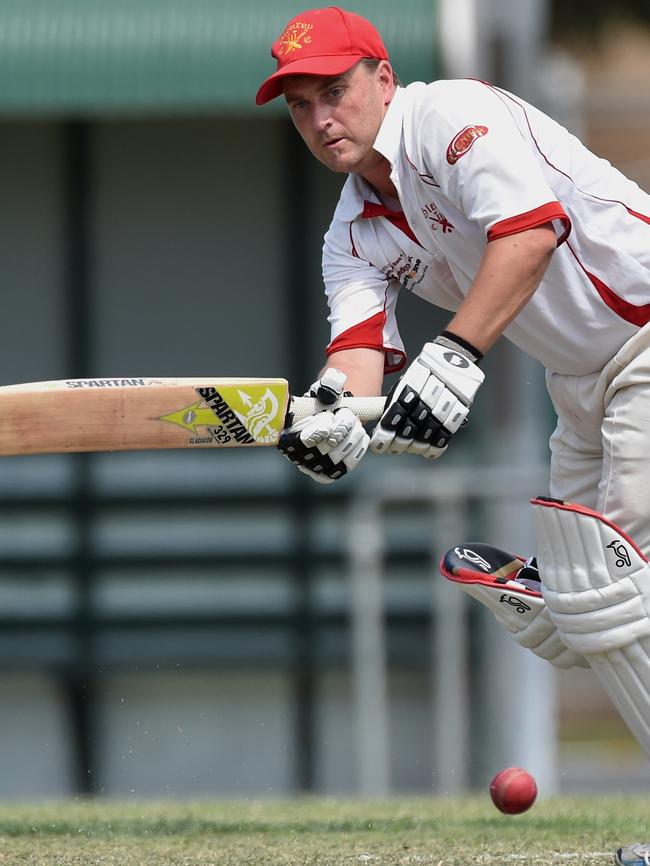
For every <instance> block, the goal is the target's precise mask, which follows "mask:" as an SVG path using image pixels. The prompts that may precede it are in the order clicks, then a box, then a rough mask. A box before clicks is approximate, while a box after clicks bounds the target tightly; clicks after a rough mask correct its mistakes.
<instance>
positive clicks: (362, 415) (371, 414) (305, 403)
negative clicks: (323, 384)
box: [289, 397, 386, 424]
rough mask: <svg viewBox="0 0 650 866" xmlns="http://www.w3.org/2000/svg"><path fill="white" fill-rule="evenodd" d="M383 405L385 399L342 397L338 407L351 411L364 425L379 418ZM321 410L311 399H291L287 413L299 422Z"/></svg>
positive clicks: (319, 405)
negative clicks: (291, 414)
mask: <svg viewBox="0 0 650 866" xmlns="http://www.w3.org/2000/svg"><path fill="white" fill-rule="evenodd" d="M385 403H386V398H385V397H343V399H342V400H341V402H340V404H339V406H344V407H346V408H347V409H352V411H353V412H354V414H355V415H356V416H357V418H359V420H360V421H361V423H362V424H366V423H367V422H369V421H376V420H377V418H380V417H381V415H382V413H383V411H384V405H385ZM321 409H322V403H318V402H317V401H316V400H315V399H314V398H313V397H292V398H291V406H290V408H289V411H290V412H292V413H293V417H294V421H300V420H301V419H302V418H306V417H307V416H308V415H313V414H314V413H315V412H319V411H320V410H321Z"/></svg>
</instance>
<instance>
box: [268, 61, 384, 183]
mask: <svg viewBox="0 0 650 866" xmlns="http://www.w3.org/2000/svg"><path fill="white" fill-rule="evenodd" d="M394 93H395V85H394V84H393V73H392V70H391V67H390V65H389V64H388V63H386V61H382V62H381V63H380V64H379V66H377V67H376V69H370V68H368V67H366V66H365V65H364V64H363V63H357V64H356V66H353V67H352V69H350V70H348V71H347V72H345V73H344V74H343V75H337V76H336V77H330V76H315V75H291V76H288V77H287V80H286V83H285V85H284V96H285V99H286V101H287V105H288V106H289V113H290V114H291V119H292V120H293V122H294V124H295V126H296V129H297V130H298V132H299V133H300V135H301V136H302V139H303V140H304V142H305V144H306V145H307V147H308V148H309V149H310V151H311V152H312V153H313V155H314V156H315V157H316V159H318V160H320V162H322V163H323V164H324V165H326V166H327V168H329V169H331V170H332V171H341V172H357V173H358V174H364V172H366V171H368V170H370V169H372V167H373V166H374V165H375V164H376V163H377V161H378V160H379V159H381V156H380V155H379V154H378V153H377V152H376V151H374V150H373V149H372V146H373V144H374V142H375V139H376V137H377V133H378V132H379V127H380V126H381V122H382V120H383V119H384V115H385V114H386V110H387V108H388V104H389V103H390V100H391V99H392V97H393V94H394Z"/></svg>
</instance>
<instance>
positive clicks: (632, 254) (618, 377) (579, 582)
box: [257, 6, 650, 866]
mask: <svg viewBox="0 0 650 866" xmlns="http://www.w3.org/2000/svg"><path fill="white" fill-rule="evenodd" d="M272 55H273V57H274V58H275V59H276V61H277V68H276V70H275V71H274V72H273V73H272V74H271V75H269V77H268V78H267V79H266V80H265V81H264V82H263V84H262V85H261V87H260V89H259V91H258V93H257V103H258V104H263V103H266V102H268V101H269V100H271V99H275V98H276V97H280V96H282V97H283V98H284V100H285V101H286V104H287V107H288V111H289V114H290V116H291V119H292V120H293V123H294V125H295V127H296V129H297V131H298V133H299V134H300V136H301V137H302V139H303V140H304V142H305V144H306V145H307V147H308V148H309V150H310V151H311V153H312V154H313V155H314V156H315V157H316V159H318V160H319V161H320V162H322V163H323V164H324V165H325V166H326V167H327V168H329V169H330V170H332V171H335V172H340V173H343V174H347V180H346V181H345V184H344V186H343V189H342V192H341V196H340V200H339V203H338V206H337V207H336V210H335V212H334V215H333V218H332V222H331V225H330V227H329V230H328V232H327V234H326V235H325V241H324V246H323V260H322V266H323V279H324V283H325V291H326V295H327V300H328V304H329V311H330V312H329V321H330V323H331V341H330V343H329V345H328V346H327V350H326V351H327V364H326V366H325V368H324V369H323V370H322V371H321V373H320V375H319V379H318V380H317V381H316V382H315V383H314V385H313V386H312V389H311V391H312V392H313V394H314V395H315V396H317V397H318V398H319V400H320V402H321V404H322V409H323V411H321V412H318V413H317V414H314V415H313V416H311V417H309V418H307V419H303V420H302V421H300V422H298V423H296V424H294V425H293V426H291V427H289V428H288V429H287V430H285V431H284V432H283V434H282V437H281V440H280V444H279V448H280V450H281V451H283V453H284V454H285V455H286V456H287V457H288V458H289V459H290V460H291V461H292V462H293V463H294V464H296V466H297V467H298V469H299V470H300V471H302V472H305V473H306V474H308V475H309V476H310V477H311V478H313V479H314V480H315V481H318V482H321V483H332V482H333V481H335V480H336V479H338V478H340V477H342V476H343V475H345V474H346V473H348V472H350V471H352V470H353V469H354V468H355V467H356V466H357V465H358V463H359V462H360V460H361V459H362V458H363V456H364V454H365V453H366V451H367V449H368V448H370V450H372V451H373V452H374V453H375V454H378V455H390V456H393V455H398V454H402V453H408V454H414V455H420V456H421V457H424V458H433V459H435V458H439V457H441V456H442V455H443V454H444V453H445V451H446V450H447V448H448V447H449V445H450V443H451V441H452V439H453V437H454V434H455V433H456V431H457V430H458V429H459V428H460V427H461V426H462V425H463V423H464V422H465V420H466V419H467V417H468V413H469V412H470V409H471V406H472V402H473V400H474V396H475V394H476V392H477V390H478V389H479V387H480V386H481V385H482V384H483V380H484V378H485V376H484V373H483V372H482V370H481V360H482V359H483V356H484V355H485V353H486V352H487V351H488V350H489V349H490V348H491V347H492V345H493V344H494V343H495V341H496V340H497V339H498V338H499V337H500V336H501V335H503V336H505V337H506V338H507V339H509V340H511V341H512V342H513V343H514V344H515V345H516V346H518V347H519V348H520V349H522V350H523V351H525V352H527V353H528V354H529V355H531V356H532V357H534V358H536V359H537V360H538V361H540V362H541V363H542V364H543V365H544V367H545V369H546V382H547V387H548V391H549V394H550V397H551V400H552V402H553V406H554V408H555V411H556V413H557V426H556V429H555V431H554V433H553V435H552V437H551V442H550V448H551V489H550V493H551V497H552V498H539V499H536V500H533V506H532V507H533V511H534V521H535V528H536V535H537V544H538V549H537V556H536V558H531V559H530V560H528V561H526V562H522V561H521V560H519V559H517V557H513V556H512V555H510V554H507V553H506V552H504V551H498V550H495V549H494V548H492V547H490V546H489V545H469V546H468V545H464V546H463V545H461V546H459V547H456V548H454V549H452V550H451V551H450V552H449V553H448V554H447V556H446V557H445V559H444V562H443V565H442V571H443V574H445V575H446V576H447V577H449V578H450V579H452V580H455V581H456V582H457V583H458V584H459V586H461V588H463V589H465V590H466V591H467V592H468V593H469V594H471V595H473V596H474V597H476V598H478V599H479V600H480V601H482V602H483V603H484V604H486V605H487V606H488V607H489V608H490V609H491V610H492V611H493V612H494V613H495V615H496V617H497V619H498V620H499V621H500V622H501V624H502V625H504V626H505V627H506V628H507V629H508V631H510V632H511V634H512V635H513V636H514V637H515V639H516V640H518V641H519V643H521V644H522V645H524V646H527V647H529V648H530V649H532V650H533V652H536V653H537V654H538V655H540V656H542V657H543V658H546V659H548V660H549V661H551V662H552V663H555V664H557V665H559V666H561V667H568V666H571V665H575V664H578V665H584V666H590V667H591V668H592V669H593V670H594V671H595V672H596V674H597V676H598V678H599V679H600V681H601V683H602V684H603V686H604V688H605V689H606V691H607V692H608V694H609V695H610V697H611V698H612V700H613V702H614V704H615V705H616V707H617V708H618V710H619V712H620V713H621V715H622V717H623V718H624V719H625V721H626V723H627V725H628V726H629V728H630V730H631V731H632V732H633V734H634V736H635V737H636V739H637V740H638V741H639V743H640V744H641V746H642V747H643V748H644V749H645V751H646V752H647V753H648V754H650V565H648V561H647V559H646V557H647V556H648V555H649V554H650V459H648V455H649V454H650V324H649V322H650V196H649V195H648V194H647V193H645V192H644V191H643V190H641V189H640V188H639V187H638V186H637V185H636V184H635V183H633V182H632V181H630V180H629V179H628V178H626V177H625V176H624V175H622V174H621V173H620V172H619V171H617V169H616V168H614V167H613V166H612V165H610V163H608V162H607V161H606V160H604V159H600V158H599V157H597V156H595V155H594V154H593V153H592V152H590V151H589V150H588V149H587V148H586V147H585V146H584V145H583V144H582V143H581V142H580V141H579V140H578V139H577V138H575V137H574V136H573V135H571V134H570V133H569V132H568V131H567V130H566V129H564V128H563V127H562V126H560V125H559V124H558V123H556V122H555V121H554V120H553V119H552V118H550V117H548V116H547V115H545V114H544V113H542V112H541V111H540V110H539V109H537V108H535V107H534V106H533V105H531V104H529V103H526V102H524V101H523V100H522V99H520V98H519V97H518V96H516V95H514V94H512V93H509V92H507V91H505V90H503V89H501V88H498V87H495V86H493V85H491V84H489V83H487V82H484V81H478V80H474V79H467V80H457V81H434V82H433V83H429V84H427V83H423V82H415V83H412V84H409V85H408V86H406V87H404V86H402V85H401V84H400V82H399V79H398V78H397V77H396V75H395V73H394V72H393V69H392V67H391V64H390V60H389V56H388V53H387V50H386V48H385V46H384V44H383V41H382V38H381V36H380V34H379V33H378V32H377V30H376V29H375V28H374V26H373V25H372V24H371V23H370V22H369V21H368V20H366V19H365V18H362V17H360V16H359V15H356V14H353V13H351V12H347V11H345V10H344V9H341V8H338V7H335V6H330V7H327V8H322V9H312V10H308V11H305V12H301V13H300V14H298V15H296V16H295V18H293V19H292V20H291V21H290V22H289V23H288V24H287V26H286V27H285V29H284V30H283V32H282V33H281V34H280V36H279V37H278V39H277V40H276V41H275V42H274V43H273V46H272ZM400 291H402V292H404V291H407V292H413V293H414V294H416V295H418V296H420V297H422V298H424V299H425V300H427V301H429V302H430V303H432V304H435V305H436V306H438V307H442V308H443V309H445V310H449V311H450V318H449V322H448V324H447V327H446V328H445V329H444V330H443V331H442V332H441V333H440V334H438V335H434V334H432V338H431V340H430V342H427V343H425V345H424V346H423V347H422V348H421V350H420V352H419V354H418V355H417V357H416V358H415V359H414V360H413V361H411V363H410V364H408V365H407V362H406V355H405V351H404V346H403V343H402V340H401V338H400V334H399V330H398V325H397V318H396V302H397V298H398V295H399V293H400ZM401 369H404V372H403V374H402V377H401V379H400V380H399V382H398V383H397V385H396V386H395V387H394V388H393V390H392V391H391V393H390V394H389V397H388V399H387V403H386V408H385V411H384V414H383V415H382V417H381V419H380V421H379V422H378V424H377V426H376V427H375V429H374V431H373V432H372V434H371V435H370V436H368V434H367V433H366V432H365V431H364V429H363V427H362V426H361V424H360V422H359V421H358V420H356V419H355V417H354V415H353V414H352V413H351V412H350V411H349V410H347V409H337V402H338V400H339V399H340V397H341V395H342V394H343V393H344V392H347V391H349V392H351V393H353V394H354V395H355V396H372V395H377V394H380V393H381V387H382V381H383V377H384V374H385V373H388V372H394V371H397V370H401ZM497 384H498V383H497ZM571 503H575V504H571ZM479 548H480V549H479ZM540 578H541V579H540ZM504 592H505V593H507V594H508V595H510V596H511V597H513V598H514V599H522V600H523V602H524V604H523V605H516V604H513V603H508V604H501V603H500V597H501V596H502V595H504ZM616 862H617V863H618V864H619V866H642V864H648V863H650V845H632V846H628V847H626V848H621V849H619V851H618V852H617V855H616Z"/></svg>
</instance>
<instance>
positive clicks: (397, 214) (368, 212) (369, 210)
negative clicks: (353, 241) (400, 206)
mask: <svg viewBox="0 0 650 866" xmlns="http://www.w3.org/2000/svg"><path fill="white" fill-rule="evenodd" d="M374 217H386V219H387V220H388V222H390V223H392V224H393V225H394V226H395V227H396V228H398V229H401V231H403V232H404V234H405V235H406V236H407V237H409V238H410V239H411V240H412V241H413V242H414V243H416V244H417V245H418V246H422V244H421V243H420V241H419V240H418V239H417V238H416V237H415V235H414V234H413V231H412V230H411V226H410V225H409V224H408V223H407V221H406V217H405V216H404V211H401V210H389V209H388V208H387V207H386V205H383V204H379V203H378V202H375V201H364V203H363V212H362V214H361V219H373V218H374Z"/></svg>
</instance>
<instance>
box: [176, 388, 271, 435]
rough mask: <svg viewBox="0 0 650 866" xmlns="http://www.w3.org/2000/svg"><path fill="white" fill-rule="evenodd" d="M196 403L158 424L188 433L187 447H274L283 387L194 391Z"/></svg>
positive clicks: (177, 411)
mask: <svg viewBox="0 0 650 866" xmlns="http://www.w3.org/2000/svg"><path fill="white" fill-rule="evenodd" d="M196 393H197V396H198V400H197V401H196V402H193V403H192V404H191V405H190V406H184V407H182V408H180V409H178V410H176V411H174V412H169V413H168V414H166V415H162V416H161V418H160V420H161V421H167V422H168V423H170V424H177V425H178V426H180V427H183V428H184V429H185V430H187V431H188V432H189V433H191V436H190V439H189V441H188V446H190V447H196V446H200V445H275V444H276V443H277V441H278V438H279V436H280V431H281V430H282V426H283V422H284V407H285V405H286V400H287V388H286V385H275V386H274V385H273V384H270V385H257V386H253V385H250V386H247V387H239V386H237V385H220V386H219V387H216V386H214V385H207V386H201V387H198V388H196Z"/></svg>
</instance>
